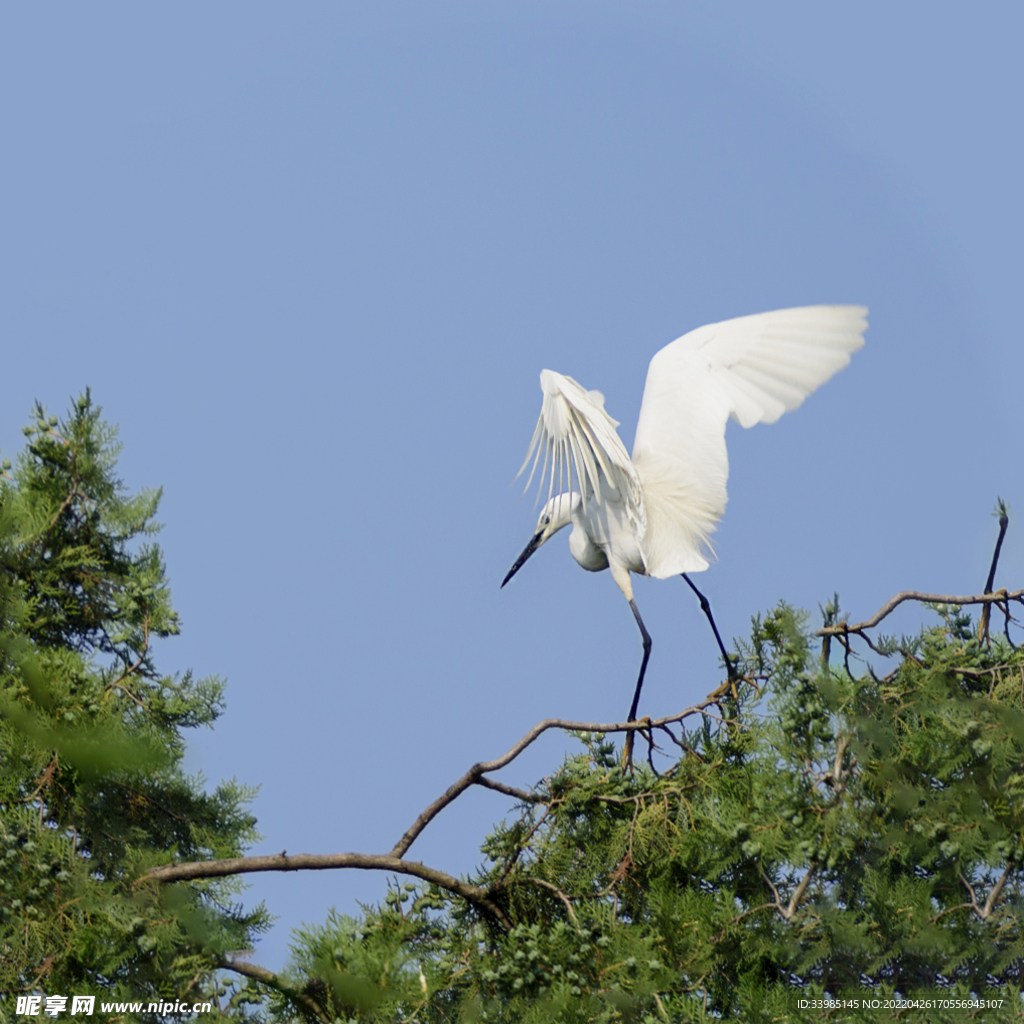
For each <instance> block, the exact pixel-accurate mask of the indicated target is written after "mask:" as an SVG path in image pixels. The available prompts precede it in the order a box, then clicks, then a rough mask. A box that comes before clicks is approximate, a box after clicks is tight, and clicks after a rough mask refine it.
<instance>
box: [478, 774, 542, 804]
mask: <svg viewBox="0 0 1024 1024" xmlns="http://www.w3.org/2000/svg"><path fill="white" fill-rule="evenodd" d="M476 785H478V786H483V787H484V789H493V790H494V791H495V792H496V793H504V794H505V796H511V797H514V798H515V799H516V800H520V801H522V803H524V804H545V803H547V800H546V799H545V798H544V797H542V796H541V795H540V794H539V793H529V792H527V791H526V790H525V789H517V788H516V787H515V786H506V785H505V783H504V782H498V780H497V779H489V778H487V776H486V775H482V776H481V777H480V778H479V779H477V780H476Z"/></svg>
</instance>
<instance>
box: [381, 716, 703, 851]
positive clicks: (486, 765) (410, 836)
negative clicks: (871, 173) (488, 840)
mask: <svg viewBox="0 0 1024 1024" xmlns="http://www.w3.org/2000/svg"><path fill="white" fill-rule="evenodd" d="M716 703H717V701H716V700H713V699H712V698H710V697H709V698H707V699H706V700H704V701H703V702H701V703H700V704H694V705H693V707H689V708H687V709H686V710H685V711H681V712H679V714H677V715H669V716H668V717H666V718H659V719H657V720H655V721H648V720H647V719H645V720H644V721H641V722H613V723H611V724H604V723H600V722H570V721H567V720H565V719H562V718H547V719H545V720H544V721H543V722H538V723H537V725H535V726H534V727H533V728H532V729H531V730H530V731H529V732H528V733H527V734H526V735H525V736H524V737H523V738H522V739H521V740H520V741H519V742H518V743H517V744H516V745H515V746H514V747H512V748H511V749H510V750H509V751H508V753H506V754H504V755H503V756H502V757H499V758H496V759H495V760H494V761H480V762H478V763H477V764H475V765H473V767H472V768H470V769H469V771H468V772H466V774H465V775H463V776H462V778H461V779H459V780H458V781H457V782H454V783H452V785H451V786H449V787H448V788H447V789H446V790H445V791H444V792H443V793H442V794H441V795H440V796H439V797H438V798H437V799H436V800H435V801H434V802H433V803H432V804H431V805H430V806H429V807H428V808H427V809H426V810H425V811H424V812H423V813H422V814H421V815H420V816H419V817H418V818H417V819H416V820H415V821H414V822H413V823H412V825H411V826H410V827H409V828H408V829H407V830H406V832H405V834H404V835H403V836H402V838H401V839H399V840H398V842H397V843H395V845H394V847H393V849H392V850H391V855H392V856H393V857H402V856H404V855H405V854H406V852H407V851H408V849H409V847H410V846H412V844H413V843H414V842H415V841H416V839H417V837H418V836H419V835H420V833H421V832H422V831H423V830H424V829H425V828H426V827H427V825H429V824H430V823H431V821H433V820H434V818H436V817H437V816H438V814H440V813H441V811H443V810H444V809H445V808H446V807H447V806H448V805H449V804H450V803H452V802H453V801H454V800H456V799H457V798H458V797H459V796H461V795H462V794H463V793H464V792H465V791H466V790H467V789H469V787H470V786H472V785H474V784H475V785H481V784H485V783H481V781H480V780H481V779H482V778H483V776H484V775H485V774H486V773H487V772H496V771H498V770H499V769H501V768H504V767H505V766H506V765H509V764H511V763H512V762H513V761H514V760H515V759H516V758H517V757H518V756H519V755H520V754H521V753H522V752H523V751H524V750H526V748H527V747H528V746H530V745H531V744H532V743H533V742H534V741H535V740H537V739H538V738H539V737H540V736H541V735H542V734H543V733H545V732H547V731H548V730H549V729H562V730H564V731H566V732H600V733H610V732H638V731H640V730H642V729H648V728H651V727H657V726H662V725H669V724H671V723H672V722H681V721H682V720H683V719H684V718H689V717H690V715H696V714H700V713H702V712H703V711H704V710H705V709H707V708H709V707H710V706H711V705H712V704H716ZM490 788H492V789H496V788H497V787H496V786H491V787H490ZM516 795H518V794H516Z"/></svg>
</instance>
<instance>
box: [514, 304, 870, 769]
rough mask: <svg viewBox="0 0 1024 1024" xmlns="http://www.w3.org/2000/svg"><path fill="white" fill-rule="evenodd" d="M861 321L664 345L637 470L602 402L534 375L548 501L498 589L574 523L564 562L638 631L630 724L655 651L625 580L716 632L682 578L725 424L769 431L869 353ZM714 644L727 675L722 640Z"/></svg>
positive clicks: (719, 496)
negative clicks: (673, 600)
mask: <svg viewBox="0 0 1024 1024" xmlns="http://www.w3.org/2000/svg"><path fill="white" fill-rule="evenodd" d="M866 316H867V310H866V309H865V308H864V307H863V306H803V307H800V308H798V309H779V310H775V311H774V312H771V313H758V314H755V315H754V316H743V317H738V318H737V319H735V320H725V321H723V322H722V323H718V324H708V325H707V326H705V327H699V328H697V330H695V331H690V333H689V334H684V335H683V336H682V337H681V338H678V339H677V340H675V341H673V342H672V343H671V344H670V345H666V346H665V348H663V349H662V350H661V351H660V352H658V353H657V354H656V355H655V356H654V358H653V359H652V360H651V364H650V367H649V368H648V370H647V383H646V385H645V386H644V397H643V401H642V403H641V405H640V419H639V421H638V422H637V426H636V438H635V440H634V443H633V458H632V460H631V459H630V457H629V456H628V455H627V454H626V449H625V447H624V446H623V444H622V441H621V440H620V439H619V435H618V434H617V433H616V432H615V428H616V427H617V426H618V425H619V424H618V423H617V422H616V421H615V420H613V419H612V418H611V416H609V415H608V413H607V412H605V408H604V396H603V395H602V394H601V393H600V392H599V391H588V390H587V389H586V388H584V387H583V386H581V385H580V384H578V383H577V382H576V381H574V380H573V379H572V378H571V377H565V376H563V375H562V374H560V373H555V372H554V371H553V370H543V371H541V375H540V386H541V390H542V391H543V392H544V402H543V405H542V406H541V410H540V419H539V420H538V421H537V429H536V430H535V431H534V434H533V440H532V441H531V442H530V450H529V451H528V452H527V455H526V461H525V462H524V463H523V465H522V468H521V469H520V470H519V472H520V474H521V473H522V472H523V471H524V470H525V469H526V467H527V466H528V465H529V464H530V460H531V458H532V459H533V467H532V469H531V471H530V476H529V479H528V480H527V484H526V486H527V488H529V486H530V481H532V479H533V477H534V474H535V473H536V471H537V466H538V463H540V459H541V454H542V453H543V456H544V460H543V463H542V464H541V472H540V478H539V479H540V488H541V492H542V491H543V490H544V482H545V477H546V478H547V501H546V503H545V505H544V508H543V509H542V511H541V514H540V518H539V519H538V521H537V528H536V530H535V531H534V534H533V537H532V538H531V539H530V543H529V544H527V545H526V548H525V549H524V550H523V553H522V554H521V555H520V556H519V557H518V558H517V559H516V561H515V564H514V565H513V566H512V568H511V569H510V570H509V571H508V575H507V576H506V577H505V579H504V581H503V582H502V584H501V585H502V587H504V586H505V584H506V583H508V581H509V580H510V579H512V577H513V576H514V575H515V574H516V573H517V572H518V571H519V570H520V569H521V568H522V566H523V564H524V563H525V562H526V560H527V559H528V558H529V557H530V556H531V555H532V554H533V553H534V552H535V551H536V550H537V549H538V548H539V547H540V546H541V545H542V544H544V543H545V542H546V541H548V540H550V539H551V538H552V537H553V536H554V535H555V534H556V533H558V531H559V530H561V529H562V528H563V527H564V526H568V525H569V524H570V523H571V524H572V527H573V530H572V533H571V534H570V535H569V550H570V552H572V556H573V558H575V559H576V561H577V562H579V564H580V565H582V566H583V568H584V569H588V570H590V571H591V572H598V571H600V570H601V569H610V570H611V574H612V579H614V580H615V582H616V584H618V587H619V589H620V590H621V591H622V593H623V595H624V596H625V598H626V600H627V601H628V602H629V607H630V608H631V609H632V611H633V616H634V618H635V619H636V623H637V625H638V626H639V627H640V635H641V637H642V638H643V651H644V653H643V660H642V661H641V663H640V675H639V677H638V679H637V682H636V691H635V693H634V696H633V703H632V705H631V706H630V710H629V719H628V721H631V722H632V721H635V720H636V712H637V707H638V705H639V702H640V690H641V688H642V687H643V682H644V673H645V672H646V670H647V661H648V659H649V658H650V654H651V637H650V635H649V634H648V632H647V629H646V627H645V626H644V622H643V619H642V618H641V617H640V611H639V609H638V608H637V606H636V601H635V600H634V599H633V585H632V582H631V580H630V575H629V574H630V573H640V574H642V575H644V576H654V577H656V578H657V579H666V578H667V577H669V576H675V575H677V574H678V575H681V576H682V577H683V579H685V580H686V582H687V583H688V584H689V585H690V586H691V587H692V588H693V590H694V592H695V593H696V594H697V596H698V597H699V598H700V599H701V607H702V608H703V609H704V611H705V613H706V614H707V616H708V619H709V621H710V622H711V625H712V628H713V629H714V628H715V624H714V619H713V618H712V617H711V609H710V607H709V606H708V604H707V601H706V600H705V599H704V596H703V595H702V594H701V593H700V591H699V590H697V588H696V587H695V586H694V585H693V583H692V582H691V581H690V579H689V577H688V576H687V575H686V574H687V573H689V572H700V571H702V570H704V569H706V568H707V567H708V560H707V557H706V556H707V554H708V553H710V543H709V536H710V534H711V532H712V531H713V530H714V528H715V524H716V523H717V522H718V520H719V519H721V517H722V513H723V512H724V511H725V504H726V488H725V484H726V479H727V477H728V475H729V460H728V456H727V455H726V450H725V426H726V422H727V421H728V420H729V418H730V417H731V418H732V419H734V420H736V422H738V423H739V424H740V425H741V426H743V427H752V426H753V425H754V424H755V423H774V422H775V421H776V420H777V419H778V418H779V417H780V416H781V415H782V414H783V413H784V412H788V411H789V410H791V409H796V408H797V407H798V406H799V405H800V404H801V403H802V402H803V400H804V399H805V398H806V397H807V396H808V395H809V394H810V393H811V392H812V391H814V390H815V389H816V388H817V387H818V386H819V385H821V384H824V383H825V381H827V380H828V379H829V378H830V377H831V376H832V375H833V374H834V373H836V372H838V371H839V370H841V369H842V368H843V367H844V366H846V365H847V363H849V361H850V355H851V353H853V352H856V351H857V349H859V348H860V347H861V346H862V345H863V344H864V338H863V334H864V331H865V330H866V329H867V319H866ZM539 493H540V492H539ZM715 637H716V639H717V640H718V644H719V647H720V649H721V651H722V655H723V657H724V658H725V663H726V666H727V667H728V668H729V674H730V678H732V667H731V664H730V661H729V658H728V656H727V655H726V652H725V648H724V646H723V645H722V641H721V637H719V635H718V630H717V629H715ZM631 737H632V733H630V736H629V737H628V738H627V739H629V738H631ZM631 746H632V745H631V744H628V746H627V751H628V750H629V749H630V748H631Z"/></svg>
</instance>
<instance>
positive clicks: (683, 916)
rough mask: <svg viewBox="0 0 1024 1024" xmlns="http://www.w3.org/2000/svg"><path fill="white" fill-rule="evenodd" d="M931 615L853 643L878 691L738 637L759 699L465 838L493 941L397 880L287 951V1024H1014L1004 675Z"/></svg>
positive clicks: (1015, 810) (781, 632) (1011, 721)
mask: <svg viewBox="0 0 1024 1024" xmlns="http://www.w3.org/2000/svg"><path fill="white" fill-rule="evenodd" d="M997 614H998V613H997ZM937 615H938V622H937V624H936V625H935V626H933V627H930V628H928V629H926V630H924V631H923V632H922V633H921V635H920V636H918V637H916V638H912V639H900V640H894V639H888V640H886V639H884V638H880V639H877V640H876V641H875V646H876V647H877V648H878V649H879V650H880V651H883V652H886V653H887V655H888V659H889V665H890V666H891V667H890V668H889V671H888V672H887V674H885V675H880V674H879V672H878V671H876V668H875V667H874V666H873V665H871V664H869V663H868V662H866V661H859V660H857V658H856V657H855V656H853V655H852V654H846V655H845V656H842V657H840V658H839V659H838V660H836V659H832V658H830V655H831V653H833V652H832V651H830V650H829V647H828V643H829V642H828V641H827V642H826V646H825V649H824V650H822V649H821V648H819V647H818V644H817V643H816V642H812V641H813V638H812V636H811V635H810V631H809V630H808V629H807V628H806V624H805V622H804V620H803V617H801V616H799V615H797V614H795V613H794V612H793V611H792V610H791V609H789V608H787V607H785V606H780V607H779V608H777V609H776V610H775V611H774V612H773V613H772V614H770V615H769V616H767V617H765V618H764V619H758V620H755V622H754V625H753V630H752V636H751V639H750V641H749V643H747V644H745V645H741V650H740V652H739V653H740V662H739V663H740V666H741V671H742V673H743V674H744V676H745V677H746V679H747V680H748V682H749V683H756V684H757V686H758V687H759V688H760V691H761V692H760V694H759V693H758V692H757V689H755V688H754V687H753V686H750V685H745V684H744V685H742V686H741V687H740V692H739V699H738V701H737V700H734V699H733V698H732V697H729V696H726V697H723V698H722V701H721V703H720V704H719V705H714V704H712V705H710V706H707V707H705V709H704V710H703V711H702V712H700V713H695V714H693V715H692V716H691V717H690V718H689V719H688V720H686V722H685V723H684V724H685V728H683V729H679V728H671V727H666V728H660V729H655V730H654V731H653V738H654V739H655V740H656V742H657V743H658V745H659V747H660V748H661V750H660V751H656V752H655V753H654V754H653V755H652V758H651V761H650V764H649V765H648V766H645V767H643V768H640V769H638V770H637V771H636V772H635V773H630V772H626V771H624V770H623V769H622V767H621V765H620V763H619V757H618V753H617V751H616V750H615V749H614V746H613V744H612V743H611V742H609V740H608V739H607V738H606V737H605V736H603V735H597V734H589V735H583V736H581V737H580V738H581V740H582V741H583V744H584V750H583V752H582V753H580V754H579V755H577V756H574V757H570V758H569V759H568V760H567V761H566V762H565V763H564V764H563V765H562V767H561V768H560V769H559V770H558V771H557V772H556V773H555V774H553V775H552V776H551V777H550V778H548V779H546V780H544V781H543V782H542V783H541V784H539V785H538V786H536V787H535V788H534V790H533V791H532V792H530V793H529V794H526V793H524V794H523V799H522V801H521V804H520V807H519V809H518V812H517V814H516V815H515V816H514V817H513V818H512V819H511V820H508V821H506V822H503V823H502V824H501V825H500V826H499V827H498V828H497V829H496V830H495V831H494V832H493V833H492V834H491V835H490V836H488V837H487V839H486V841H485V843H484V845H483V848H482V849H483V853H484V855H485V857H486V863H485V864H484V865H483V866H482V867H481V869H480V870H479V872H478V873H477V875H476V877H474V878H472V879H471V881H472V882H473V883H475V884H476V885H478V886H481V887H482V888H484V889H485V890H486V892H487V894H488V897H489V898H490V900H491V901H493V903H495V904H496V905H498V906H500V907H501V909H502V911H503V913H504V915H505V918H506V920H507V922H511V927H509V925H508V924H507V923H503V922H502V921H498V920H494V919H493V918H492V917H488V916H487V914H486V912H484V911H481V910H480V909H479V906H478V907H476V908H473V907H470V906H468V905H467V904H465V903H462V902H461V901H460V900H459V899H458V898H457V897H453V895H452V894H451V892H444V891H441V890H438V889H433V888H426V889H424V888H422V887H420V886H418V885H414V884H411V883H406V884H405V885H404V886H402V887H401V888H396V889H394V890H392V892H391V893H390V895H389V897H388V899H387V901H386V902H385V904H384V905H383V906H382V907H380V908H365V912H364V915H363V917H362V918H361V919H359V920H353V919H348V918H344V919H342V918H336V917H333V918H331V919H330V920H328V922H327V924H326V925H325V926H324V927H323V928H320V929H310V930H306V931H303V932H300V933H299V934H297V936H296V941H295V946H294V949H295V963H294V967H293V973H292V978H291V984H292V986H293V987H294V988H295V989H296V990H299V989H300V988H301V989H302V990H303V991H305V992H306V993H307V994H309V995H310V996H312V997H313V998H314V1000H316V1002H317V1005H319V1006H320V1007H321V1011H322V1012H320V1013H318V1014H317V1013H310V1012H309V1011H308V1007H307V1008H306V1010H305V1011H304V1012H303V1013H302V1014H300V1015H304V1016H305V1017H306V1018H307V1019H320V1020H325V1021H327V1020H335V1019H340V1020H345V1021H350V1020H351V1021H357V1020H358V1021H400V1020H405V1021H413V1020H415V1021H420V1022H442V1021H452V1022H454V1021H461V1020H476V1021H481V1022H482V1021H494V1022H498V1021H501V1022H508V1021H513V1022H534V1021H537V1022H539V1021H552V1020H554V1021H565V1022H579V1024H583V1022H592V1021H607V1022H612V1021H637V1022H643V1024H654V1022H666V1021H670V1022H676V1021H712V1020H729V1021H742V1022H745V1024H753V1022H764V1024H768V1022H772V1021H775V1022H777V1021H801V1020H808V1021H810V1020H814V1021H820V1020H836V1021H839V1020H841V1021H879V1020H896V1019H900V1020H902V1019H918V1020H928V1021H930V1022H931V1021H963V1020H965V1019H970V1020H977V1021H1010V1020H1024V1007H1022V1004H1021V1000H1020V990H1019V986H1020V983H1021V968H1022V964H1024V933H1022V927H1021V925H1022V920H1024V917H1022V910H1024V907H1022V904H1021V883H1022V880H1024V846H1022V842H1024V652H1022V651H1021V650H1018V649H1015V648H1014V647H1012V646H1011V645H1010V643H1008V642H1007V640H1005V639H1003V638H1000V639H998V640H994V641H992V642H982V641H981V640H980V639H979V634H978V632H977V631H976V630H975V628H974V626H973V624H972V621H971V619H970V618H969V616H967V615H966V614H965V613H964V612H963V611H961V610H960V609H959V608H955V607H940V608H938V609H937ZM829 621H832V622H834V621H835V608H834V607H833V608H832V609H831V611H830V613H829ZM819 642H820V641H819ZM844 643H845V644H847V645H848V644H849V643H850V640H849V639H847V638H844ZM836 646H838V645H836V644H835V643H834V642H833V643H832V647H836ZM838 653H839V654H840V655H843V654H844V652H843V651H842V650H840V651H839V652H838ZM883 661H884V659H880V658H878V657H876V658H875V659H874V662H875V663H876V664H878V663H882V662H883ZM669 752H674V753H673V754H672V756H670V757H666V756H665V755H666V754H668V753H669ZM654 768H657V771H655V770H653V769H654ZM417 982H418V983H419V984H417ZM896 998H903V999H907V1000H912V1001H913V1000H925V1001H929V1000H930V1001H931V1002H927V1003H926V1004H924V1005H921V1004H914V1005H912V1006H911V1007H910V1008H909V1009H907V1008H904V1010H903V1011H902V1012H901V1011H900V1009H899V1004H898V1003H896V1004H895V1005H894V1004H893V1002H892V1001H893V1000H894V999H896ZM815 999H819V1000H824V999H834V1000H840V1003H839V1005H838V1006H837V1007H836V1008H835V1009H833V1010H832V1011H831V1012H826V1010H825V1009H823V1008H821V1007H820V1006H819V1007H815V1006H814V1005H813V1003H808V1002H806V1001H812V1000H815ZM942 999H945V1000H947V1005H945V1006H943V1005H941V1004H940V1003H939V1002H937V1001H938V1000H942ZM957 999H960V1000H966V1001H967V1003H966V1004H965V1005H964V1006H963V1007H962V1008H960V1009H956V1008H954V1007H953V1006H952V1005H951V1004H950V1003H949V1001H952V1000H957ZM978 999H987V1000H996V1001H997V1002H998V1005H996V1006H992V1005H985V1006H980V1005H979V1004H978V1003H977V1002H976V1001H977V1000H978ZM800 1000H805V1003H804V1005H803V1006H802V1005H801V1003H800ZM868 1000H877V1001H878V1002H877V1004H875V1005H869V1004H868V1002H867V1001H868ZM886 1000H889V1001H890V1002H889V1005H888V1006H887V1005H886ZM971 1000H975V1003H973V1004H972V1003H971V1002H970V1001H971ZM967 1011H970V1014H971V1015H970V1016H967ZM294 1012H296V1010H295V1007H294V1004H289V1003H287V1002H286V1001H281V1002H280V1003H279V1004H278V1006H277V1013H278V1017H279V1018H280V1019H288V1017H289V1016H290V1014H292V1013H294ZM908 1013H913V1014H917V1015H916V1016H910V1017H908Z"/></svg>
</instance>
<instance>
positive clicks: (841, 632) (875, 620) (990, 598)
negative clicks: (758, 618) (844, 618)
mask: <svg viewBox="0 0 1024 1024" xmlns="http://www.w3.org/2000/svg"><path fill="white" fill-rule="evenodd" d="M904 601H922V602H924V603H925V604H956V605H964V604H985V605H989V604H998V603H1000V602H1002V601H1006V602H1009V601H1020V602H1021V603H1022V604H1024V590H1012V591H1006V590H1000V591H997V592H996V593H994V594H968V595H966V596H958V595H956V594H923V593H921V592H920V591H918V590H904V591H902V592H901V593H899V594H897V595H896V596H895V597H894V598H892V599H891V600H889V601H887V602H886V603H885V604H884V605H882V607H881V608H879V609H878V611H877V612H875V614H874V615H872V616H871V618H870V619H867V620H866V621H864V622H858V623H857V624H856V625H855V626H851V625H850V624H849V623H848V622H840V623H838V624H837V625H835V626H825V627H823V628H822V629H819V630H818V631H817V632H816V633H815V634H814V635H815V636H845V635H846V634H847V633H859V632H860V631H861V630H863V629H871V628H872V627H873V626H877V625H878V624H879V623H880V622H881V621H882V619H884V618H886V617H887V616H888V615H890V614H892V612H893V611H895V610H896V608H897V607H898V606H899V605H901V604H903V602H904Z"/></svg>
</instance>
